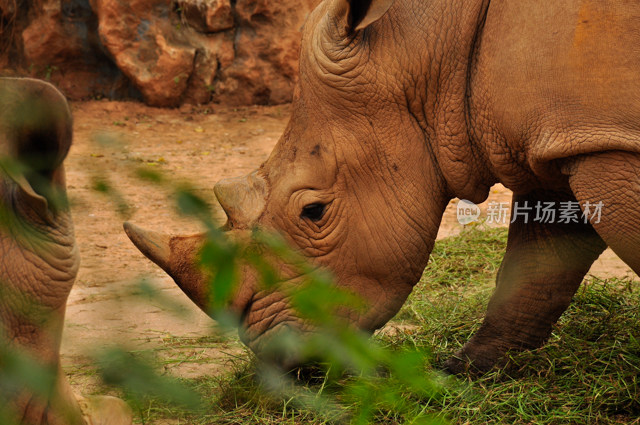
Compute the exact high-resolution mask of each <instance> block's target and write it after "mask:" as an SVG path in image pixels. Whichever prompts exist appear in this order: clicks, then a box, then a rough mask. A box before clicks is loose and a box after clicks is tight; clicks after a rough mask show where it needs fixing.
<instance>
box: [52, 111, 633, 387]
mask: <svg viewBox="0 0 640 425" xmlns="http://www.w3.org/2000/svg"><path fill="white" fill-rule="evenodd" d="M72 107H73V112H74V117H75V139H74V146H73V147H72V149H71V152H70V154H69V157H68V159H67V162H66V169H67V176H68V192H69V195H70V198H71V201H72V203H73V217H74V221H75V226H76V238H77V241H78V245H79V248H80V254H81V257H82V264H81V268H80V273H79V276H78V279H77V281H76V284H75V287H74V290H73V292H72V293H71V296H70V298H69V304H68V308H67V318H66V327H65V334H64V340H63V346H62V356H63V364H64V366H65V369H66V370H67V372H69V374H70V376H71V381H72V385H74V387H75V388H76V390H77V392H79V393H91V392H92V391H93V388H94V385H95V382H96V381H95V378H94V377H93V376H91V374H87V373H84V370H85V369H86V366H87V365H88V364H90V363H91V362H90V360H89V357H88V355H89V354H91V353H92V352H94V351H95V350H96V349H98V348H100V347H103V346H109V345H113V344H124V345H125V346H127V347H128V348H130V349H132V350H149V349H153V350H155V351H157V352H160V353H161V356H163V357H164V358H165V359H172V358H177V353H175V351H174V350H173V349H172V347H171V345H172V344H171V341H173V340H175V339H176V338H178V339H189V338H192V339H193V340H194V341H197V338H198V337H202V336H208V335H211V334H212V332H214V324H213V322H212V321H211V320H210V319H209V318H208V317H207V316H206V315H204V314H203V313H202V312H200V311H199V310H198V309H197V308H196V307H195V306H194V305H193V304H192V303H191V302H190V301H189V300H188V299H187V298H186V296H185V295H184V294H182V292H181V291H180V290H179V289H178V288H177V287H176V286H175V284H174V283H173V282H172V280H171V279H170V278H169V277H168V276H167V275H166V274H164V273H163V272H162V271H161V270H160V269H159V268H157V267H156V266H155V265H153V264H152V263H151V262H149V261H148V260H147V259H146V258H144V257H143V256H142V254H140V252H139V251H137V249H136V248H135V247H134V246H133V245H132V244H131V243H130V242H129V240H128V238H127V237H126V235H125V234H124V232H123V230H122V222H123V221H125V220H129V221H132V222H134V223H136V224H138V225H140V226H142V227H145V228H149V229H153V230H158V231H162V232H165V233H195V232H197V231H198V230H199V225H198V223H196V222H194V221H191V220H187V219H185V218H181V217H179V216H178V215H177V213H176V212H175V211H174V208H173V205H174V202H173V201H172V200H171V199H170V198H169V196H168V192H167V191H166V190H164V189H163V188H161V187H159V186H157V185H153V184H150V183H147V182H144V181H142V180H141V179H139V178H138V177H137V176H136V173H135V170H136V169H139V168H143V169H145V168H146V169H149V170H154V171H159V172H162V173H164V174H165V175H167V176H169V177H170V178H171V180H172V181H175V182H178V181H186V182H190V183H191V185H192V186H193V187H194V189H195V192H196V193H197V194H198V195H200V196H201V197H202V198H204V199H206V200H207V201H209V202H210V203H211V204H212V206H213V208H214V210H215V211H216V212H217V217H219V219H220V222H221V223H222V217H224V214H223V213H222V212H221V209H220V207H219V206H218V205H217V203H216V202H215V197H214V195H213V185H214V184H215V182H216V181H218V180H219V179H221V178H225V177H233V176H239V175H244V174H247V173H248V172H250V171H251V170H253V169H255V168H256V167H258V166H259V165H260V163H261V162H262V161H264V160H265V159H266V158H267V156H268V154H269V152H270V151H271V149H272V148H273V146H274V145H275V143H276V142H277V140H278V138H279V136H280V134H281V132H282V130H283V129H284V126H285V124H286V122H287V120H288V115H289V107H288V106H278V107H252V108H240V109H225V108H219V107H215V106H214V107H200V108H193V107H182V108H180V109H175V110H167V109H154V108H149V107H146V106H144V105H141V104H138V103H130V102H106V101H92V102H82V103H75V104H73V105H72ZM98 181H106V182H108V184H109V185H110V186H111V187H113V188H114V189H115V191H116V193H117V195H116V196H107V195H105V194H104V193H101V192H99V191H96V190H95V189H94V188H95V186H96V182H98ZM509 200H510V192H509V191H508V190H507V189H505V188H504V187H502V186H496V187H494V188H493V189H492V191H491V196H490V199H489V201H496V202H509ZM486 205H487V204H486V203H485V204H483V205H482V206H481V207H482V208H483V209H485V210H486ZM461 229H462V226H461V225H460V224H459V223H458V222H457V220H456V215H455V202H452V203H451V204H450V206H449V209H448V211H447V213H446V214H445V217H444V219H443V225H442V228H441V231H440V233H439V237H445V236H448V235H452V234H455V233H457V232H459V231H460V230H461ZM591 272H592V273H593V274H595V275H598V276H602V277H610V276H626V275H627V274H630V273H631V271H630V270H629V268H628V267H627V266H626V265H624V263H622V262H621V261H620V260H618V259H617V257H615V255H614V254H613V253H611V252H610V251H608V252H607V253H605V254H604V255H603V257H602V258H601V259H600V260H598V262H597V263H596V264H595V265H594V267H593V269H592V271H591ZM143 278H146V279H149V280H151V281H152V282H153V285H154V286H155V287H156V288H158V289H159V291H160V293H161V294H162V295H163V296H164V298H165V299H166V300H168V301H169V303H164V302H160V301H159V300H157V299H154V300H148V299H143V298H140V297H135V296H132V295H131V294H132V293H136V292H139V291H138V288H139V287H138V284H139V282H140V280H141V279H143ZM169 304H171V305H172V306H173V307H172V306H171V305H169ZM175 307H177V308H175ZM176 310H177V311H176ZM181 350H182V352H181V353H179V354H180V356H182V357H184V356H188V357H190V358H197V359H199V360H200V364H195V363H192V362H185V363H182V362H180V361H176V362H174V363H171V362H167V365H168V366H166V367H167V369H168V372H170V373H172V374H175V375H179V376H184V377H195V376H201V375H205V374H212V373H216V372H219V371H221V370H224V369H225V368H227V367H229V362H230V361H232V360H233V359H234V356H235V355H236V354H237V353H239V352H241V351H242V350H243V348H242V346H241V345H240V343H238V342H237V341H235V340H233V339H232V340H230V341H227V342H221V343H220V347H219V348H216V349H211V348H202V347H198V345H197V344H194V346H193V348H188V349H184V348H182V349H181Z"/></svg>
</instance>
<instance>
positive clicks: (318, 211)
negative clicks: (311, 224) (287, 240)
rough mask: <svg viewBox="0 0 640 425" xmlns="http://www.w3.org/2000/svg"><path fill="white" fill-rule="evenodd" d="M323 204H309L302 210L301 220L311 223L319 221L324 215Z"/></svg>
mask: <svg viewBox="0 0 640 425" xmlns="http://www.w3.org/2000/svg"><path fill="white" fill-rule="evenodd" d="M325 206H326V205H324V204H309V205H307V206H305V207H304V208H302V213H300V217H301V218H308V219H309V220H311V221H319V220H320V219H321V218H322V216H323V215H324V210H325Z"/></svg>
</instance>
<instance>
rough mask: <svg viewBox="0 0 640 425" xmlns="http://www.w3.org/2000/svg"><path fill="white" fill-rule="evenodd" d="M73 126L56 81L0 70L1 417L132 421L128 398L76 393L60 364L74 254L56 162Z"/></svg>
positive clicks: (75, 423)
mask: <svg viewBox="0 0 640 425" xmlns="http://www.w3.org/2000/svg"><path fill="white" fill-rule="evenodd" d="M71 136H72V126H71V111H70V110H69V106H68V105H67V101H66V100H65V98H64V97H63V96H62V94H60V92H59V91H57V90H56V89H55V88H54V87H53V86H51V85H50V84H48V83H45V82H42V81H38V80H31V79H13V78H3V79H0V156H1V158H0V200H1V202H0V418H1V419H2V420H4V421H5V422H3V423H7V422H6V421H9V422H8V423H9V424H12V423H17V424H24V425H84V424H86V425H98V424H100V425H107V424H112V425H127V424H130V423H131V413H130V411H129V408H128V407H127V406H126V405H125V404H124V403H123V402H122V401H120V400H118V399H115V398H112V397H92V398H82V397H79V398H78V399H76V397H74V394H73V392H72V391H71V388H70V387H69V384H68V382H67V379H66V378H65V376H64V374H63V372H62V369H61V367H60V354H59V351H60V340H61V336H62V328H63V322H64V314H65V306H66V302H67V297H68V295H69V292H70V291H71V287H72V286H73V282H74V279H75V277H76V273H77V271H78V264H79V256H78V249H77V247H76V243H75V238H74V234H73V224H72V221H71V215H70V213H69V206H68V203H67V200H66V192H65V173H64V166H63V161H64V159H65V157H66V156H67V152H68V151H69V148H70V147H71V139H72V137H71ZM19 364H22V365H27V367H28V365H33V366H32V368H30V369H26V370H25V366H23V367H22V368H19V367H18V366H17V365H19ZM46 371H49V372H50V374H47V373H43V372H46ZM34 381H35V382H34Z"/></svg>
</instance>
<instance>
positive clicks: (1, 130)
mask: <svg viewBox="0 0 640 425" xmlns="http://www.w3.org/2000/svg"><path fill="white" fill-rule="evenodd" d="M71 138H72V120H71V111H70V110H69V105H68V104H67V101H66V99H65V98H64V96H63V95H62V94H61V93H60V92H59V91H58V90H57V89H55V88H54V87H53V86H52V85H50V84H48V83H45V82H43V81H39V80H31V79H15V78H8V79H0V144H1V146H0V156H1V157H2V158H1V162H0V165H1V166H2V168H3V170H4V171H5V173H6V175H7V176H8V177H9V178H10V179H11V180H13V181H14V182H15V183H16V185H17V187H18V189H19V191H20V195H21V200H22V201H24V202H26V203H28V204H29V205H31V206H32V207H33V209H34V210H36V212H37V213H38V214H40V215H43V216H49V214H50V213H52V212H55V211H56V210H57V209H58V208H60V207H63V206H64V205H63V204H65V203H66V198H65V196H64V171H63V168H62V163H63V161H64V158H65V157H66V155H67V153H68V151H69V148H70V146H71Z"/></svg>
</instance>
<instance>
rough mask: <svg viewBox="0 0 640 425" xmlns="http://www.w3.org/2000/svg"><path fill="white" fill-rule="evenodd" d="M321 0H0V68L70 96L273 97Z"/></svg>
mask: <svg viewBox="0 0 640 425" xmlns="http://www.w3.org/2000/svg"><path fill="white" fill-rule="evenodd" d="M319 2H320V0H129V1H127V0H0V75H15V74H17V75H23V76H26V75H28V76H33V77H38V78H45V79H49V80H50V81H52V82H53V83H54V84H56V85H57V86H58V87H59V88H60V89H61V90H62V91H63V92H64V93H65V94H66V95H67V96H68V97H69V98H71V99H76V100H79V99H87V98H101V97H108V98H111V99H123V98H138V99H141V100H143V101H144V102H145V103H147V104H148V105H151V106H162V107H172V106H178V105H181V104H183V103H190V104H206V103H210V102H216V103H221V104H225V105H250V104H279V103H285V102H289V101H290V100H291V96H292V92H293V85H294V82H295V78H296V76H297V69H298V50H299V46H300V36H301V35H300V29H301V27H302V25H303V23H304V21H305V19H306V17H307V16H308V14H309V12H310V11H311V10H313V8H314V7H315V6H316V5H317V4H318V3H319Z"/></svg>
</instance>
